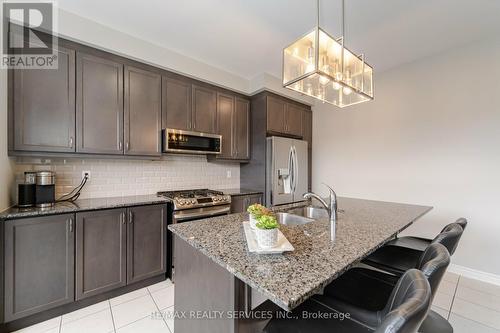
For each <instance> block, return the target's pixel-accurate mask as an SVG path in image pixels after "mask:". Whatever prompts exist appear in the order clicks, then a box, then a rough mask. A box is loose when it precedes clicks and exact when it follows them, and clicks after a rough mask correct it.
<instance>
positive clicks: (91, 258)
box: [76, 209, 127, 300]
mask: <svg viewBox="0 0 500 333" xmlns="http://www.w3.org/2000/svg"><path fill="white" fill-rule="evenodd" d="M76 235H77V236H76V300H80V299H84V298H87V297H90V296H95V295H98V294H101V293H103V292H106V291H110V290H112V289H115V288H118V287H121V286H125V285H126V283H127V277H126V272H127V270H126V267H127V266H126V264H127V259H126V258H127V228H126V209H108V210H101V211H93V212H85V213H77V214H76Z"/></svg>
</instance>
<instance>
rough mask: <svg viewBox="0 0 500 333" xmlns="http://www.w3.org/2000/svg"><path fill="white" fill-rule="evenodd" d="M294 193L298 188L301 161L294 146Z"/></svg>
mask: <svg viewBox="0 0 500 333" xmlns="http://www.w3.org/2000/svg"><path fill="white" fill-rule="evenodd" d="M293 158H294V159H293V161H294V162H293V173H294V176H293V193H294V194H295V191H296V190H297V177H298V176H299V161H298V157H297V148H296V147H295V146H293Z"/></svg>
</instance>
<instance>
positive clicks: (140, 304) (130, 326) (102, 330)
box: [17, 280, 174, 333]
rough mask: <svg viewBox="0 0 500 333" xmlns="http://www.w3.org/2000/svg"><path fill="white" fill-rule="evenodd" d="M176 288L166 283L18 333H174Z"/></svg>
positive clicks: (53, 319) (89, 307) (83, 309)
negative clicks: (173, 318) (169, 314)
mask: <svg viewBox="0 0 500 333" xmlns="http://www.w3.org/2000/svg"><path fill="white" fill-rule="evenodd" d="M173 305H174V285H173V284H172V283H171V282H170V280H166V281H163V282H160V283H157V284H154V285H152V286H149V287H147V288H143V289H139V290H135V291H132V292H130V293H128V294H125V295H121V296H118V297H115V298H112V299H109V300H106V301H104V302H101V303H97V304H94V305H91V306H88V307H86V308H82V309H79V310H76V311H74V312H71V313H68V314H65V315H63V316H60V317H57V318H52V319H50V320H47V321H45V322H43V323H39V324H36V325H34V326H30V327H27V328H24V329H22V330H19V331H17V332H22V333H84V332H92V333H110V332H117V333H132V332H148V333H156V332H163V333H173V332H174V322H173V320H169V319H168V316H166V315H165V314H166V313H168V312H170V313H172V312H173V309H174V307H173ZM162 314H163V315H162Z"/></svg>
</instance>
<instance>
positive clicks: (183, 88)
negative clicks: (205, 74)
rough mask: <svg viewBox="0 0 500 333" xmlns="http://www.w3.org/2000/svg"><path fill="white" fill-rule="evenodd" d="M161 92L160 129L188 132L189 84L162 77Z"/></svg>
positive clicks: (189, 115)
mask: <svg viewBox="0 0 500 333" xmlns="http://www.w3.org/2000/svg"><path fill="white" fill-rule="evenodd" d="M162 90H163V96H162V127H163V128H173V129H179V130H187V131H188V130H190V129H191V99H192V96H191V84H190V83H188V82H184V81H179V80H175V79H171V78H168V77H165V76H164V77H163V78H162Z"/></svg>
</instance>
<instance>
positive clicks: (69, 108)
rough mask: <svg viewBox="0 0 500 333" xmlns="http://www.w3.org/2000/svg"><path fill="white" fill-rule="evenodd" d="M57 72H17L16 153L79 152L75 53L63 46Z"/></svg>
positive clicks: (11, 88) (14, 97)
mask: <svg viewBox="0 0 500 333" xmlns="http://www.w3.org/2000/svg"><path fill="white" fill-rule="evenodd" d="M57 58H58V61H59V64H58V68H57V69H50V70H48V69H25V70H22V69H15V70H13V71H12V72H13V81H12V82H13V86H11V87H10V92H11V93H12V94H13V103H12V107H13V109H12V113H13V119H14V126H13V128H12V129H11V130H13V131H14V136H13V137H14V149H15V150H20V151H43V152H74V151H75V51H74V50H70V49H67V48H65V47H63V46H61V45H59V50H58V52H57Z"/></svg>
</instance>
